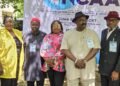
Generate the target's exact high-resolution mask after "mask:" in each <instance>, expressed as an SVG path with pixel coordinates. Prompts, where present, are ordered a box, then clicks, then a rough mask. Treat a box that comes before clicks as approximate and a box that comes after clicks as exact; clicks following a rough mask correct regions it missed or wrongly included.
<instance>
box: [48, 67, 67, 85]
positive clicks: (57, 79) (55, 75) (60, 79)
mask: <svg viewBox="0 0 120 86" xmlns="http://www.w3.org/2000/svg"><path fill="white" fill-rule="evenodd" d="M48 77H49V80H50V86H63V83H64V77H65V72H58V71H54V70H53V69H52V68H50V70H48Z"/></svg>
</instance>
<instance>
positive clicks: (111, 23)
mask: <svg viewBox="0 0 120 86" xmlns="http://www.w3.org/2000/svg"><path fill="white" fill-rule="evenodd" d="M106 22H107V26H108V27H109V28H111V29H113V28H115V27H117V26H118V23H119V20H118V19H117V18H109V19H107V20H106Z"/></svg>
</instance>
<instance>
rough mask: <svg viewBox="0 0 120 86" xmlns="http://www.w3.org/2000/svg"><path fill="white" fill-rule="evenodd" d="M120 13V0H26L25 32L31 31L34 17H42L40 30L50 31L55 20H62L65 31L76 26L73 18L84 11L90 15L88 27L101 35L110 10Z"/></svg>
mask: <svg viewBox="0 0 120 86" xmlns="http://www.w3.org/2000/svg"><path fill="white" fill-rule="evenodd" d="M113 10H114V11H117V12H119V15H120V0H24V21H23V24H24V25H23V34H26V33H27V32H28V31H30V21H31V18H32V17H38V18H40V22H41V27H40V30H42V31H44V32H46V33H50V25H51V22H52V21H53V20H56V19H57V20H60V21H61V22H62V24H63V27H64V31H66V30H69V29H71V28H73V27H75V24H74V23H72V21H71V20H72V19H73V18H74V16H75V13H76V12H78V11H82V12H84V13H85V14H87V15H89V16H90V17H89V20H88V27H89V28H91V29H93V30H95V31H96V32H97V33H98V35H99V37H100V35H101V31H102V30H103V29H104V28H106V22H105V20H104V17H105V16H106V15H107V13H108V12H109V11H113Z"/></svg>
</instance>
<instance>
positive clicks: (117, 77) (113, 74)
mask: <svg viewBox="0 0 120 86" xmlns="http://www.w3.org/2000/svg"><path fill="white" fill-rule="evenodd" d="M111 78H112V80H118V79H119V72H116V71H113V72H112V75H111Z"/></svg>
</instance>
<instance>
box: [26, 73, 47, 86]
mask: <svg viewBox="0 0 120 86" xmlns="http://www.w3.org/2000/svg"><path fill="white" fill-rule="evenodd" d="M42 73H43V78H42V79H41V80H40V81H36V86H44V80H45V78H46V73H45V72H42ZM34 83H35V81H27V86H35V85H34Z"/></svg>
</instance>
